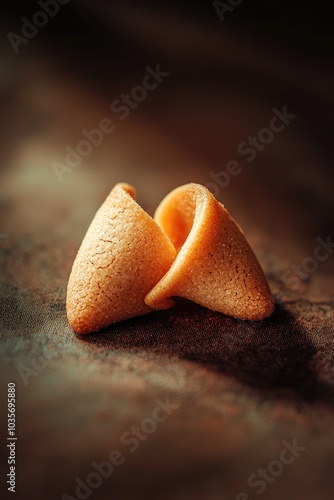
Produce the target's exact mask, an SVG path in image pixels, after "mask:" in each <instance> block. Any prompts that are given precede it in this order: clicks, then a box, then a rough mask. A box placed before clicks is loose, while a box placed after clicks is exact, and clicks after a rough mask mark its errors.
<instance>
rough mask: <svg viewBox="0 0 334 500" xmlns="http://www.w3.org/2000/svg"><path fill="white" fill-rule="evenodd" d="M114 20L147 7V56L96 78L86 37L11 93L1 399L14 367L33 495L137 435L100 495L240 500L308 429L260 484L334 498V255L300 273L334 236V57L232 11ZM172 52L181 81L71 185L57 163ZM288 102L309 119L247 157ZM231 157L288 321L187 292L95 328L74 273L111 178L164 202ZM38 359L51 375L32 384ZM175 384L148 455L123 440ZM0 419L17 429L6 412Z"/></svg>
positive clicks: (55, 489)
mask: <svg viewBox="0 0 334 500" xmlns="http://www.w3.org/2000/svg"><path fill="white" fill-rule="evenodd" d="M119 9H120V8H119ZM113 15H114V16H115V17H114V19H116V21H117V22H118V23H121V22H125V21H124V19H127V21H128V22H129V23H135V21H134V20H135V19H137V21H136V23H137V24H135V25H134V24H132V25H131V26H132V28H131V30H130V28H129V30H128V32H127V33H129V35H128V36H129V37H130V41H129V44H130V46H133V47H136V42H137V38H136V37H138V39H139V38H140V40H141V44H140V45H139V46H138V47H136V49H133V53H132V55H133V59H132V58H131V55H128V56H127V58H126V59H125V60H121V58H120V59H119V60H117V59H114V64H113V67H112V71H111V69H110V68H109V67H108V68H107V70H106V75H105V80H104V79H103V78H102V76H103V74H104V71H102V70H101V74H100V75H93V76H92V79H91V81H89V82H88V81H83V80H81V76H80V75H81V74H82V71H81V70H82V68H86V70H85V71H86V72H89V71H88V70H87V65H88V66H89V64H92V65H93V63H94V54H93V55H92V56H89V51H88V50H87V57H88V61H87V60H83V61H82V63H81V60H78V61H76V63H77V66H73V65H74V63H75V60H74V59H73V60H72V61H71V55H70V54H66V51H64V54H63V55H62V58H63V59H62V60H63V61H65V62H64V67H66V65H67V64H68V60H67V59H66V58H67V57H68V58H69V61H70V63H71V64H72V65H71V66H70V68H71V70H70V72H69V73H70V74H71V76H69V75H68V74H66V71H63V72H61V71H60V70H59V69H58V67H57V65H56V64H55V65H50V63H49V62H48V63H47V59H48V58H47V57H44V56H43V54H44V52H43V50H42V51H41V54H40V57H39V59H38V60H36V59H33V58H32V59H30V60H29V65H28V67H26V68H25V75H26V80H25V81H24V82H22V81H21V80H19V81H17V86H16V87H15V88H13V87H12V90H11V92H10V94H9V95H10V97H11V99H7V98H6V99H4V103H5V104H6V106H5V108H4V109H5V110H6V112H7V113H8V115H6V116H7V117H8V116H9V117H11V120H10V121H7V126H6V127H5V130H6V133H7V134H8V135H7V136H6V140H5V146H6V148H7V149H10V150H11V151H14V153H15V154H12V156H7V153H8V151H7V149H6V148H4V149H3V151H2V152H3V155H4V161H3V164H2V170H1V200H0V201H1V214H2V217H1V226H0V232H1V233H6V234H8V236H7V237H6V238H2V239H1V241H0V252H1V266H2V270H1V287H0V309H1V314H0V318H1V353H2V363H1V380H2V385H1V398H2V399H1V401H2V403H1V406H2V408H4V403H3V401H4V400H5V394H6V392H5V391H6V385H7V383H8V382H9V381H15V382H16V384H17V436H18V445H17V494H16V497H15V498H18V499H26V498H33V499H34V500H39V499H46V498H48V499H50V500H53V499H57V498H60V497H61V495H62V494H63V493H68V494H70V495H72V496H73V497H75V487H76V482H75V479H76V478H81V479H82V480H83V481H85V482H86V478H87V476H88V474H90V473H91V472H93V471H94V468H93V466H92V462H94V461H96V462H100V461H105V460H107V459H108V456H109V454H110V452H111V451H112V450H115V449H118V450H120V451H121V453H122V454H123V456H124V458H125V463H124V464H123V465H121V466H119V467H115V470H114V472H113V473H112V475H111V476H110V477H109V478H108V479H103V481H102V484H101V486H100V487H99V488H97V489H94V491H93V494H92V498H97V499H110V498H115V499H116V498H117V499H121V500H123V499H124V500H128V499H129V500H130V499H131V500H132V499H133V500H147V499H151V498H152V499H158V500H170V499H173V500H188V499H189V500H203V499H208V500H216V499H217V500H218V499H219V500H221V499H229V500H230V499H231V500H232V499H235V498H237V495H238V494H239V493H241V492H245V494H247V495H249V497H250V498H251V499H254V498H257V497H258V496H259V495H258V494H257V493H256V490H257V488H255V487H251V486H250V485H249V484H248V478H249V477H250V476H251V475H252V474H254V473H256V471H257V470H258V469H259V468H265V469H267V468H268V465H269V464H270V463H271V462H272V461H273V460H276V459H277V458H278V457H279V456H280V453H281V451H282V450H283V448H284V446H285V445H284V444H282V443H283V442H285V441H286V442H288V443H290V444H292V443H293V440H294V439H296V440H297V443H298V445H299V446H303V447H306V449H305V450H304V451H302V452H300V455H299V457H298V458H296V460H295V461H294V462H293V463H291V464H290V465H285V466H284V470H283V472H282V473H281V474H280V475H278V476H277V477H276V478H275V479H274V481H272V482H270V483H265V484H266V489H265V491H264V492H263V493H262V494H261V495H260V497H261V498H264V499H266V500H281V499H283V498H289V499H293V500H299V499H304V500H314V499H317V500H331V499H332V498H333V495H334V493H333V492H334V479H333V474H332V471H333V460H334V434H333V422H334V393H333V388H334V385H333V384H334V366H333V353H334V348H333V334H334V332H333V296H334V287H333V270H334V256H333V255H329V257H328V259H327V260H326V261H324V262H319V265H318V267H317V269H316V271H315V272H313V273H309V274H308V275H307V276H305V279H300V280H299V281H298V283H297V284H296V283H295V280H294V282H292V281H291V276H290V279H285V280H284V279H283V276H284V273H285V272H286V271H287V270H289V269H292V266H293V265H301V264H302V263H303V261H304V259H305V258H306V257H309V256H312V255H313V252H314V249H315V247H316V246H317V244H318V243H317V241H316V240H317V238H318V237H321V238H323V239H326V238H327V236H328V235H329V234H331V232H332V230H333V228H332V218H333V195H332V192H333V185H332V181H333V176H332V172H331V168H332V167H331V166H330V163H331V156H332V144H331V138H330V137H329V134H328V130H329V128H328V123H329V119H328V114H327V106H328V102H329V99H330V96H331V92H332V84H333V82H328V80H327V75H326V71H327V67H326V65H325V64H323V65H321V64H320V63H319V64H317V63H315V62H314V61H313V60H307V59H305V60H303V58H302V57H301V56H298V57H297V56H296V61H297V62H296V61H294V60H293V58H294V55H291V54H289V55H287V54H285V53H284V51H283V50H282V51H279V50H276V51H275V50H274V49H272V52H270V50H268V51H267V50H266V49H264V48H263V47H262V48H261V50H259V46H258V45H257V42H256V40H253V39H252V40H251V41H249V40H248V39H247V38H246V39H243V38H242V37H241V36H240V38H235V37H234V36H233V34H229V31H228V29H226V30H225V29H224V30H223V29H222V25H220V24H219V25H218V27H217V26H215V27H213V26H212V27H211V28H210V29H207V28H205V27H203V26H201V25H200V24H198V25H196V26H195V27H194V26H192V29H190V27H189V26H188V25H187V21H184V23H185V25H184V26H183V25H182V23H181V21H180V20H178V22H177V29H176V28H175V26H176V25H175V23H174V24H173V22H172V24H171V26H170V30H169V32H168V33H170V32H173V34H174V35H173V37H170V36H169V35H168V36H167V34H166V32H165V31H164V29H166V26H168V19H167V20H164V22H163V23H161V30H160V31H159V29H154V27H157V26H159V20H157V19H156V18H154V19H152V18H151V17H150V15H148V13H147V12H146V15H147V17H145V13H143V12H139V11H138V12H137V15H138V18H136V16H135V15H133V12H132V11H129V14H128V18H126V16H125V14H124V12H123V14H122V10H117V9H116V10H115V12H114V13H113ZM122 20H123V21H122ZM55 21H56V20H55ZM116 21H115V22H116ZM145 23H146V24H145ZM120 25H121V24H120ZM145 26H146V27H147V26H150V28H151V31H150V36H149V40H148V41H147V42H146V38H145ZM163 27H165V28H164V29H163ZM135 28H137V31H136V29H135ZM187 30H188V31H187ZM167 31H168V30H167ZM120 32H121V30H120ZM184 33H188V36H187V37H184V36H183V34H184ZM40 36H41V37H42V34H41V35H40ZM119 36H120V37H121V35H119ZM190 39H191V40H192V43H189V40H190ZM167 42H168V43H167ZM35 43H37V41H36V42H35ZM131 44H133V45H131ZM152 44H153V45H154V54H153V52H152ZM30 46H31V47H30ZM41 46H42V47H44V46H43V44H41ZM32 47H33V41H31V42H30V45H29V47H27V49H29V50H32ZM124 50H125V49H124ZM101 51H102V49H101ZM102 53H103V52H102ZM99 54H101V52H99ZM56 56H57V54H55V55H54V60H56ZM89 57H91V59H89ZM101 57H102V56H101ZM78 59H80V58H78ZM133 61H136V63H135V64H131V63H132V62H133ZM15 63H16V64H17V65H18V67H19V68H20V67H21V66H20V65H21V63H22V61H21V60H20V61H19V60H16V61H15ZM157 63H160V64H161V69H162V70H164V71H168V72H170V76H168V77H167V78H166V79H165V81H164V82H163V83H162V84H161V85H160V86H159V87H158V88H157V89H156V90H154V91H152V92H150V93H149V94H148V96H147V98H146V100H145V101H144V102H142V103H140V105H139V106H138V108H137V109H135V110H133V111H132V112H131V114H130V116H129V117H128V118H127V119H126V120H124V122H122V121H120V120H119V118H118V117H114V121H115V124H116V130H115V132H114V133H113V134H111V135H110V136H108V137H105V139H104V141H103V143H102V144H101V145H100V146H99V147H98V148H96V149H94V151H93V153H92V154H91V155H90V156H89V157H87V158H86V159H85V160H84V161H83V162H82V164H80V165H79V166H78V167H76V169H75V170H74V171H73V172H72V173H70V174H65V175H64V182H63V183H59V182H58V181H57V179H56V177H55V174H54V172H53V171H52V169H51V167H50V164H51V162H52V161H53V160H58V161H63V159H64V156H65V146H66V145H68V144H70V145H73V146H75V145H76V144H77V142H78V141H79V140H81V139H82V135H81V130H82V129H83V128H87V129H88V130H90V129H91V128H94V127H96V126H97V123H98V122H99V120H100V119H101V118H104V117H110V116H112V113H111V111H110V107H109V106H110V103H111V102H112V101H113V100H114V99H117V98H119V96H120V94H121V93H122V92H129V91H131V89H132V87H134V86H135V85H139V84H140V83H141V81H142V78H143V76H144V75H145V66H146V65H147V64H151V65H152V66H155V64H157ZM81 64H82V66H81ZM92 67H93V69H94V68H95V66H92ZM102 67H103V65H102ZM90 71H91V73H94V71H93V70H92V69H91V70H90ZM108 71H110V73H108ZM115 75H116V76H115ZM95 76H97V78H96V80H95V78H94V77H95ZM20 82H21V83H20ZM284 105H286V106H287V109H288V111H289V112H290V113H294V114H296V115H297V117H296V118H295V119H294V120H292V121H291V124H290V125H289V126H288V127H286V129H285V130H284V131H282V132H281V133H279V134H277V135H275V137H274V139H273V141H272V142H271V143H270V144H268V145H267V146H266V148H265V149H264V150H263V151H262V152H259V153H258V154H257V157H256V159H255V160H254V161H253V162H251V163H249V164H248V163H247V162H246V161H245V157H241V155H240V154H239V153H238V152H237V149H238V145H239V144H240V142H242V141H243V140H245V139H246V138H247V137H248V135H256V134H257V133H258V131H259V130H260V129H262V128H263V127H267V126H268V123H269V121H270V119H271V117H272V108H274V107H275V108H277V109H282V108H283V106H284ZM15 110H20V111H19V112H18V111H15ZM4 116H5V115H3V117H4ZM41 124H42V125H41ZM9 146H10V147H9ZM232 159H234V160H238V161H239V162H240V164H241V165H242V167H243V171H242V173H240V174H239V175H238V176H235V177H234V178H232V179H231V182H230V184H229V185H228V186H227V187H226V188H225V189H219V193H218V197H219V199H220V200H221V201H222V202H223V203H224V204H225V206H226V207H227V209H228V210H229V211H230V212H231V214H232V215H233V216H234V217H235V218H236V220H237V221H238V222H239V223H240V225H241V227H242V228H243V229H244V231H245V234H246V236H247V238H248V240H249V242H250V244H251V245H252V247H253V248H254V250H255V252H256V254H257V256H258V258H259V260H260V262H261V264H262V266H263V268H264V270H265V273H266V276H267V278H268V280H269V283H270V286H271V289H272V291H273V293H274V295H275V299H276V311H275V313H274V314H273V316H272V317H271V318H269V319H268V320H266V321H264V322H262V323H259V324H257V323H251V322H241V321H237V320H235V319H232V318H230V317H226V316H223V315H221V314H219V313H214V312H210V311H209V310H206V309H204V308H202V307H200V306H197V305H195V304H193V303H190V302H187V301H182V300H179V301H178V304H177V307H176V308H175V309H172V310H169V311H161V312H157V313H154V314H151V315H148V316H145V317H140V318H137V319H132V320H129V321H126V322H123V323H119V324H117V325H115V326H112V327H109V328H107V329H106V330H104V331H103V332H101V333H99V334H95V335H89V336H84V337H78V336H76V335H75V334H74V333H73V332H72V331H71V329H70V327H69V325H68V323H67V320H66V313H65V296H66V285H67V280H68V276H69V272H70V269H71V265H72V263H73V259H74V256H75V254H76V251H77V249H78V247H79V245H80V242H81V240H82V237H83V235H84V234H85V232H86V230H87V227H88V226H89V223H90V221H91V220H92V217H93V215H94V213H95V211H96V210H97V209H98V207H99V206H100V204H101V203H102V201H103V200H104V199H105V197H106V195H107V194H108V192H109V191H110V189H111V187H112V186H113V185H114V184H115V183H116V182H118V181H127V182H129V183H131V184H133V185H134V186H135V187H136V188H137V191H138V201H139V203H140V204H141V205H142V206H143V208H145V209H146V210H148V212H149V213H151V214H152V213H153V211H154V209H155V208H156V206H157V204H158V202H159V201H160V200H161V199H162V197H163V196H164V195H165V194H166V193H167V192H168V191H169V190H170V189H172V188H174V187H176V186H177V185H181V184H184V183H186V182H199V183H202V184H206V183H208V182H212V176H211V175H210V172H216V173H217V172H219V171H221V170H224V169H225V165H226V163H227V162H228V161H229V160H232ZM22 366H24V367H26V368H30V369H32V370H33V372H31V373H30V374H28V375H27V376H26V382H27V383H26V384H25V383H24V377H23V376H22V373H23V372H22V370H23V368H22ZM20 372H21V374H20ZM166 398H170V401H171V402H172V403H173V404H175V405H178V408H177V409H174V410H173V411H172V414H171V415H170V416H169V418H168V419H167V420H166V421H165V422H161V423H159V424H157V428H156V430H155V432H153V433H152V434H151V435H148V437H147V439H146V440H145V441H143V442H141V443H140V446H139V447H138V449H137V450H136V451H134V452H133V453H131V451H130V449H129V446H126V445H124V444H123V443H122V441H121V440H122V435H123V434H124V433H125V432H129V430H130V429H131V427H132V426H140V425H141V424H142V423H143V421H144V419H147V418H149V417H151V416H152V412H154V410H155V408H156V407H157V404H158V403H157V399H158V400H159V401H160V402H161V401H166ZM1 417H2V422H1V429H2V430H3V429H5V427H6V422H5V418H6V414H5V412H4V411H3V410H1ZM3 443H4V441H2V444H1V446H2V451H4V453H5V456H6V450H4V446H3ZM1 474H2V477H1V481H2V482H3V478H4V476H3V471H2V472H1ZM272 477H273V476H271V478H272ZM241 498H242V497H241ZM245 498H247V496H246V497H245ZM240 500H241V499H240Z"/></svg>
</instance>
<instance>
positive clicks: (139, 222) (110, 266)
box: [66, 184, 176, 333]
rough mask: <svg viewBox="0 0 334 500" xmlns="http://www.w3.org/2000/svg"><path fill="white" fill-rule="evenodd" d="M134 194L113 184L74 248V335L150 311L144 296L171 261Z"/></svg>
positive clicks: (70, 306)
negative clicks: (84, 233) (77, 248)
mask: <svg viewBox="0 0 334 500" xmlns="http://www.w3.org/2000/svg"><path fill="white" fill-rule="evenodd" d="M134 198H135V190H134V188H133V187H131V186H129V185H128V184H117V185H116V186H115V187H114V189H113V190H112V191H111V193H110V194H109V196H108V197H107V199H106V200H105V202H104V203H103V205H102V206H101V208H100V209H99V210H98V211H97V213H96V215H95V217H94V219H93V221H92V223H91V225H90V227H89V229H88V231H87V233H86V235H85V237H84V240H83V242H82V244H81V247H80V249H79V251H78V254H77V256H76V259H75V261H74V264H73V267H72V272H71V275H70V278H69V283H68V288H67V299H66V309H67V316H68V321H69V323H70V325H71V327H72V328H73V330H74V331H75V332H77V333H90V332H95V331H97V330H100V329H101V328H104V327H106V326H108V325H110V324H111V323H114V322H116V321H121V320H124V319H127V318H132V317H134V316H139V315H141V314H146V313H149V312H151V311H152V309H151V308H150V307H149V306H148V305H146V304H145V302H144V298H145V296H146V294H147V293H148V292H149V291H150V290H151V289H152V288H153V287H154V286H155V285H156V283H157V282H158V281H159V280H160V278H162V276H164V274H165V273H166V272H167V271H168V269H169V267H170V265H171V264H172V262H173V261H174V259H175V256H176V251H175V248H174V247H173V245H172V243H171V242H170V240H169V239H168V237H167V236H166V235H165V233H164V232H163V231H162V230H161V229H160V228H159V226H158V225H157V224H156V223H155V222H154V221H153V219H152V218H151V217H150V216H149V215H148V214H147V213H146V212H145V211H144V210H143V209H142V208H141V207H140V206H139V205H138V204H137V203H136V202H135V200H134Z"/></svg>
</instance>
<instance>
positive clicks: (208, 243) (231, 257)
mask: <svg viewBox="0 0 334 500" xmlns="http://www.w3.org/2000/svg"><path fill="white" fill-rule="evenodd" d="M154 218H155V220H156V222H157V223H158V224H159V226H160V227H161V228H162V229H163V230H164V232H165V233H166V234H167V235H168V236H169V238H170V239H171V241H172V242H173V244H174V246H175V247H176V249H177V250H178V255H177V257H176V259H175V261H174V263H173V265H172V266H171V268H170V269H169V270H168V272H167V273H166V275H165V276H164V277H163V278H162V279H161V280H160V282H159V283H158V284H157V285H156V286H155V287H154V288H153V290H151V291H150V292H149V293H148V295H147V296H146V298H145V302H146V304H147V305H149V306H150V307H152V308H157V309H164V308H167V307H170V306H171V302H172V300H171V297H173V296H179V297H184V298H187V299H190V300H192V301H194V302H196V303H198V304H201V305H202V306H205V307H207V308H209V309H212V310H215V311H219V312H222V313H224V314H227V315H230V316H234V317H236V318H241V319H249V320H260V319H263V318H265V317H267V316H269V315H270V314H271V313H272V312H273V310H274V301H273V298H272V295H271V292H270V289H269V286H268V284H267V281H266V278H265V276H264V273H263V271H262V268H261V266H260V264H259V262H258V260H257V259H256V257H255V255H254V253H253V251H252V249H251V248H250V246H249V244H248V242H247V241H246V238H245V236H244V235H243V232H242V230H241V229H240V227H239V226H238V224H237V223H236V222H235V221H234V219H233V218H232V217H231V216H230V215H229V213H228V212H227V210H226V209H225V208H224V206H223V205H222V204H221V203H219V202H218V201H217V200H216V199H215V198H214V197H213V196H212V194H211V193H210V192H209V191H208V190H207V189H206V188H205V187H203V186H200V185H198V184H187V185H185V186H181V187H180V188H177V189H175V190H174V191H172V192H171V193H170V194H169V195H168V196H167V197H166V198H165V199H164V200H163V201H162V202H161V204H160V205H159V207H158V209H157V211H156V214H155V217H154Z"/></svg>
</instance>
